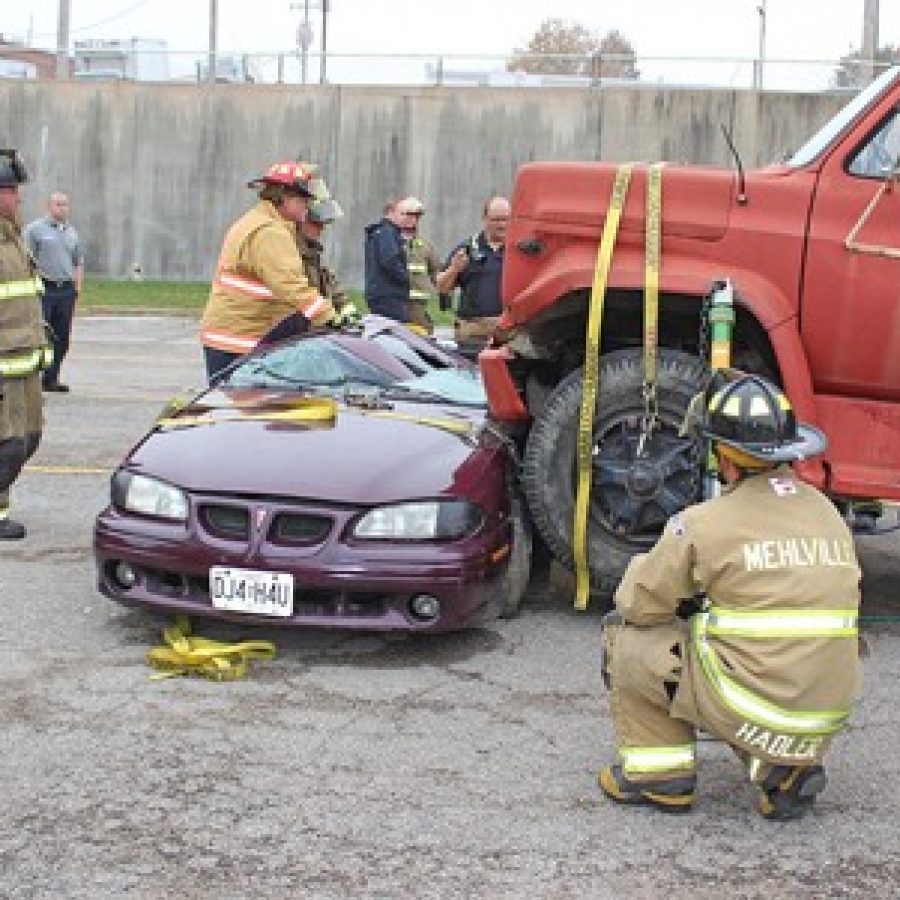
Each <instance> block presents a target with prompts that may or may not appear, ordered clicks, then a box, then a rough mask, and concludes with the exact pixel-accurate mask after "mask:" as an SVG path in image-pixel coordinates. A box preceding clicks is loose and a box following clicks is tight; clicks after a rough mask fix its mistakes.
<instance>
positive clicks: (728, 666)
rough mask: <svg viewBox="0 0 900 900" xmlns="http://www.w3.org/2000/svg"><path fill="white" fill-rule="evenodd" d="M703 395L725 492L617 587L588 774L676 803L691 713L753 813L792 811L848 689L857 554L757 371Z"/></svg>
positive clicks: (690, 779) (687, 799) (623, 799)
mask: <svg viewBox="0 0 900 900" xmlns="http://www.w3.org/2000/svg"><path fill="white" fill-rule="evenodd" d="M701 402H702V407H701V408H702V412H701V414H700V416H699V421H696V417H695V422H694V426H695V427H697V426H699V428H700V429H701V430H702V432H703V434H704V435H705V436H706V437H707V438H708V439H709V440H710V441H711V442H712V449H713V451H714V453H715V456H716V458H717V460H718V465H719V479H720V481H722V482H723V484H724V487H723V493H722V495H721V496H719V497H716V498H714V499H711V500H707V501H705V502H703V503H699V504H697V505H695V506H691V507H689V508H687V509H685V510H684V511H682V512H681V513H679V514H678V515H675V516H673V517H672V518H671V519H670V520H669V522H668V523H667V525H666V528H665V530H664V532H663V534H662V535H661V537H660V538H659V540H658V542H657V543H656V545H655V546H654V547H653V548H652V549H651V550H650V551H649V552H648V553H646V554H642V555H640V556H637V557H635V558H634V559H633V560H632V561H631V564H630V565H629V567H628V569H627V571H626V572H625V576H624V578H623V580H622V583H621V584H620V585H619V588H618V590H617V591H616V595H615V604H616V612H614V613H610V614H609V615H608V616H607V618H606V621H605V623H604V634H603V648H604V660H603V673H604V680H605V681H606V683H607V686H608V687H609V690H610V708H611V712H612V717H613V720H614V723H615V728H616V733H617V738H618V744H619V752H618V761H617V762H616V763H615V764H614V765H611V766H608V767H606V768H605V769H603V771H602V772H601V773H600V778H599V782H600V787H601V788H602V789H603V791H604V792H605V793H606V794H607V795H608V796H609V797H611V798H612V799H613V800H615V801H617V802H620V803H630V804H642V805H649V806H652V807H655V808H657V809H661V810H665V811H670V812H684V811H687V810H689V809H690V808H691V805H692V804H693V802H694V786H695V780H696V776H695V769H696V758H695V729H696V728H701V729H703V730H705V731H707V732H709V733H711V734H713V735H715V736H717V737H718V738H720V739H721V740H723V741H725V742H726V743H727V744H729V745H730V746H731V748H732V749H733V750H734V751H735V752H736V754H737V755H738V757H739V758H740V759H741V760H742V762H743V763H744V764H745V765H746V766H747V768H748V770H749V775H750V779H751V782H752V783H753V784H755V785H756V786H757V788H758V791H759V793H758V801H757V802H758V809H759V812H760V813H761V814H762V815H763V816H764V817H766V818H769V819H779V820H784V819H796V818H799V817H800V816H802V815H803V814H805V813H806V812H807V811H808V810H809V809H810V808H811V807H812V805H813V803H814V801H815V798H816V795H817V794H819V793H820V792H821V791H822V790H823V789H824V787H825V773H824V769H823V767H822V757H823V755H824V753H825V750H826V748H827V747H828V745H829V743H830V741H831V739H832V738H833V736H834V735H835V734H836V733H837V732H838V731H840V730H841V729H842V728H843V727H844V726H845V725H846V724H847V720H848V717H849V715H850V709H851V705H852V703H853V701H854V700H855V698H856V697H857V695H858V691H859V683H860V677H859V660H858V642H857V616H858V610H859V601H860V595H859V580H860V569H859V565H858V563H857V560H856V555H855V551H854V547H853V540H852V538H851V535H850V531H849V529H848V528H847V526H846V524H845V523H844V521H843V519H841V517H840V515H839V514H838V512H837V510H836V509H835V507H834V506H833V505H832V503H831V502H830V501H829V500H828V499H827V498H826V497H825V496H824V495H822V494H821V493H819V491H817V490H816V489H815V488H813V487H811V486H809V485H807V484H804V483H803V482H801V481H799V480H798V479H797V478H796V477H795V476H794V474H793V472H792V470H791V469H790V467H789V466H788V465H787V463H789V462H791V461H795V460H801V459H807V458H809V457H811V456H815V455H817V454H820V453H822V452H824V450H825V448H826V446H827V441H826V438H825V436H824V435H823V434H822V433H821V432H820V431H818V429H815V428H813V427H812V426H809V425H805V424H800V423H798V422H797V420H796V419H795V417H794V413H793V410H792V408H791V405H790V402H789V401H788V399H787V397H786V396H785V395H784V394H783V393H781V391H780V390H779V389H778V388H777V387H775V386H774V385H773V384H771V383H770V382H768V381H766V380H765V379H763V378H759V377H757V376H755V375H745V374H743V373H738V372H736V371H734V370H730V371H729V372H728V373H726V374H725V375H723V376H720V377H719V378H718V380H716V379H714V380H713V382H712V383H711V386H710V388H709V389H708V390H707V391H706V392H705V394H704V395H703V397H702V401H701ZM692 407H693V408H697V407H696V404H692ZM689 416H690V414H689Z"/></svg>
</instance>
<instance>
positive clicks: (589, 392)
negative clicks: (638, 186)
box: [572, 163, 632, 609]
mask: <svg viewBox="0 0 900 900" xmlns="http://www.w3.org/2000/svg"><path fill="white" fill-rule="evenodd" d="M631 170H632V164H631V163H623V164H622V165H620V166H619V168H618V169H617V170H616V180H615V182H614V184H613V190H612V197H611V198H610V201H609V208H608V209H607V211H606V221H605V222H604V224H603V234H602V235H601V237H600V247H599V249H598V250H597V263H596V265H595V267H594V282H593V284H592V286H591V297H590V306H589V308H588V321H587V330H586V333H585V341H584V375H583V378H584V382H583V387H582V393H581V413H580V415H579V417H578V442H577V453H578V456H577V460H578V481H577V488H576V492H575V522H574V532H573V535H572V537H573V540H572V553H573V556H574V557H575V608H576V609H587V605H588V598H589V596H590V588H591V585H590V570H589V569H588V563H587V525H588V508H589V505H590V499H591V457H592V452H593V444H594V407H595V405H596V402H597V391H598V387H599V385H598V380H599V369H600V337H601V329H600V326H601V324H602V321H603V302H604V300H605V298H606V282H607V280H608V278H609V267H610V263H611V262H612V254H613V248H614V247H615V243H616V235H617V234H618V231H619V221H620V219H621V218H622V209H623V208H624V206H625V197H626V196H627V194H628V185H629V184H630V182H631Z"/></svg>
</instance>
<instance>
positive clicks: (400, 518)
mask: <svg viewBox="0 0 900 900" xmlns="http://www.w3.org/2000/svg"><path fill="white" fill-rule="evenodd" d="M481 518H482V515H481V509H480V508H479V507H478V506H476V505H475V504H474V503H470V502H469V501H468V500H425V501H417V502H415V503H397V504H395V505H392V506H377V507H375V509H372V510H370V511H369V512H367V513H366V514H365V515H364V516H363V517H362V518H361V519H360V520H359V521H358V522H357V523H356V525H355V527H354V528H353V535H354V537H358V538H364V539H367V540H372V539H375V540H399V541H429V540H431V541H435V540H436V541H453V540H458V539H459V538H461V537H465V536H466V535H467V534H471V533H472V532H473V531H474V530H475V529H476V528H477V527H478V526H479V525H480V524H481Z"/></svg>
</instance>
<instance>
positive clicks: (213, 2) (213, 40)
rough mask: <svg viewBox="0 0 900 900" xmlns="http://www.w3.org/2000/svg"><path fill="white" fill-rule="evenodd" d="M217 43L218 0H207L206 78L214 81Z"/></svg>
mask: <svg viewBox="0 0 900 900" xmlns="http://www.w3.org/2000/svg"><path fill="white" fill-rule="evenodd" d="M218 43H219V0H209V55H208V57H207V61H206V80H207V81H208V82H209V83H210V84H215V83H216V54H217V50H218Z"/></svg>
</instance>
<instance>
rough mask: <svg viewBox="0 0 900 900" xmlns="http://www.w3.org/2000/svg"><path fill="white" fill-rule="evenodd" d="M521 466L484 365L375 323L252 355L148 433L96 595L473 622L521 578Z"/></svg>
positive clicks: (275, 612) (426, 623) (114, 514)
mask: <svg viewBox="0 0 900 900" xmlns="http://www.w3.org/2000/svg"><path fill="white" fill-rule="evenodd" d="M310 409H311V410H313V412H312V413H311V415H313V416H314V418H312V419H309V418H306V415H308V414H309V412H308V411H309V410H310ZM329 409H330V410H331V412H330V413H329ZM302 410H307V413H304V412H302ZM513 474H514V473H513V461H512V459H511V457H510V455H509V452H508V450H507V447H506V446H505V444H504V442H503V441H502V439H500V438H499V437H498V436H497V435H495V433H494V432H493V431H492V430H491V428H490V425H489V423H488V422H487V421H486V419H485V397H484V393H483V391H482V387H481V382H480V378H479V376H478V373H477V370H476V369H475V367H474V366H472V365H471V364H470V363H469V362H468V361H467V360H465V359H463V358H461V357H458V356H456V355H454V354H452V353H451V352H448V351H445V350H443V349H442V348H441V347H439V346H437V345H436V344H434V343H433V342H430V341H426V340H424V339H422V338H419V337H418V336H417V335H415V334H413V333H411V332H410V331H408V330H407V329H406V328H404V327H402V326H399V325H397V324H396V323H393V322H390V321H389V320H383V319H378V318H376V317H369V318H368V319H367V320H366V326H365V328H364V329H361V330H359V331H357V332H333V333H314V334H310V335H306V336H303V337H300V338H296V339H294V340H291V341H287V342H284V343H281V344H278V345H276V346H274V347H270V348H268V349H265V350H260V351H258V352H257V353H255V354H253V355H252V356H250V357H247V358H246V359H244V360H243V361H242V362H241V363H240V365H238V366H237V367H235V368H234V369H233V370H231V371H230V372H227V373H225V375H224V376H223V377H222V378H221V379H220V380H219V381H218V382H217V383H216V384H214V385H213V386H212V387H211V388H210V389H209V390H207V391H206V392H204V393H202V394H200V395H199V396H198V397H196V398H194V400H193V401H191V402H190V403H189V404H188V405H187V406H186V407H183V408H181V409H179V410H178V411H177V412H175V413H173V414H171V415H169V416H167V417H164V418H162V419H161V420H160V421H159V422H157V423H156V424H155V426H154V427H153V429H151V431H150V432H149V433H148V434H147V435H146V436H145V437H144V438H143V439H142V440H141V441H140V442H139V443H138V444H137V446H135V447H134V449H133V450H132V451H131V452H130V453H129V454H128V456H127V457H126V459H125V461H124V462H123V463H122V466H121V467H120V468H119V469H118V471H117V472H116V473H115V475H114V476H113V478H112V485H111V502H110V505H109V506H108V507H107V508H106V509H105V510H104V511H103V512H102V513H100V515H99V516H98V518H97V522H96V528H95V553H96V559H97V566H98V575H99V586H100V590H101V591H102V593H103V594H105V595H106V596H107V597H109V598H111V599H112V600H116V601H118V602H120V603H124V604H134V605H140V606H145V607H150V608H155V609H157V610H162V611H171V612H181V613H186V614H188V615H191V616H209V617H213V618H219V619H230V620H233V621H241V622H247V621H257V622H259V621H266V622H272V621H277V622H283V623H286V624H289V625H297V626H304V627H307V626H313V627H327V628H349V629H360V630H378V631H381V630H394V629H400V630H409V631H433V632H436V631H447V630H451V629H457V628H461V627H465V626H469V625H474V624H477V623H479V622H482V621H485V620H487V619H490V618H492V617H496V616H498V615H504V614H507V615H509V614H512V613H513V612H514V611H515V610H516V609H517V607H518V605H519V602H520V600H521V597H522V594H523V593H524V589H525V585H526V582H527V578H528V569H529V563H530V551H531V548H530V538H529V533H528V529H527V527H525V525H524V524H523V522H522V521H521V519H520V514H519V510H520V509H521V505H520V503H519V499H518V496H517V493H516V488H515V482H514V478H513Z"/></svg>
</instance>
